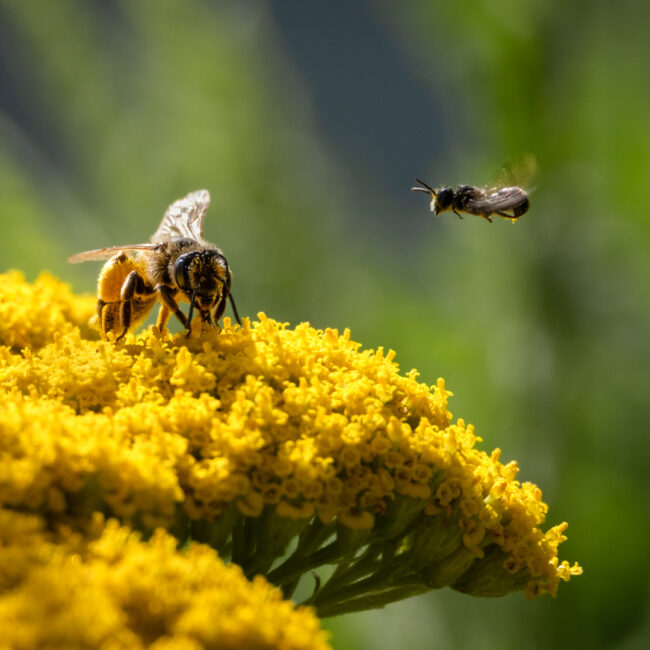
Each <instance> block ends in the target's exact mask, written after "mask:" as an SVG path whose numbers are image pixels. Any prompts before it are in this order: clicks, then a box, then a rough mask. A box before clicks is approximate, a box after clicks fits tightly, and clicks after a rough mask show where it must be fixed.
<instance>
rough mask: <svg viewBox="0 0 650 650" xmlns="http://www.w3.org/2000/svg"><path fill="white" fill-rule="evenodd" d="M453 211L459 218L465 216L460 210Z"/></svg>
mask: <svg viewBox="0 0 650 650" xmlns="http://www.w3.org/2000/svg"><path fill="white" fill-rule="evenodd" d="M453 212H454V214H455V215H456V216H457V217H458V218H459V219H462V218H463V215H462V214H461V213H460V212H458V210H454V211H453Z"/></svg>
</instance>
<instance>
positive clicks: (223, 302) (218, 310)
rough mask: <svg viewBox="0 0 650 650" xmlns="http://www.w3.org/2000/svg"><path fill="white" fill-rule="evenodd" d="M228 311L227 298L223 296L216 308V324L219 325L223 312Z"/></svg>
mask: <svg viewBox="0 0 650 650" xmlns="http://www.w3.org/2000/svg"><path fill="white" fill-rule="evenodd" d="M224 311H226V296H225V295H223V294H222V295H221V298H219V302H218V303H217V306H216V307H215V308H214V324H215V325H218V324H219V319H220V318H221V317H222V316H223V312H224Z"/></svg>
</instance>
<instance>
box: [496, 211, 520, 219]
mask: <svg viewBox="0 0 650 650" xmlns="http://www.w3.org/2000/svg"><path fill="white" fill-rule="evenodd" d="M497 214H498V215H499V216H500V217H505V218H506V219H515V218H516V217H515V215H514V213H513V214H506V213H505V212H502V211H501V210H499V211H498V212H497ZM517 216H519V215H517Z"/></svg>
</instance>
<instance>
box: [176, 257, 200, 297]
mask: <svg viewBox="0 0 650 650" xmlns="http://www.w3.org/2000/svg"><path fill="white" fill-rule="evenodd" d="M195 255H196V253H185V254H184V255H181V256H180V257H179V258H178V259H177V260H176V264H175V265H174V276H175V278H176V284H177V285H178V288H179V289H180V290H181V291H187V290H188V289H189V287H190V278H189V270H190V264H191V263H192V260H193V259H194V257H195Z"/></svg>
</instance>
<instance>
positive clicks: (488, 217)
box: [481, 212, 501, 223]
mask: <svg viewBox="0 0 650 650" xmlns="http://www.w3.org/2000/svg"><path fill="white" fill-rule="evenodd" d="M497 214H501V213H500V212H497ZM481 216H482V217H483V219H487V220H488V221H489V222H490V223H492V217H490V215H489V214H482V215H481Z"/></svg>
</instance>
